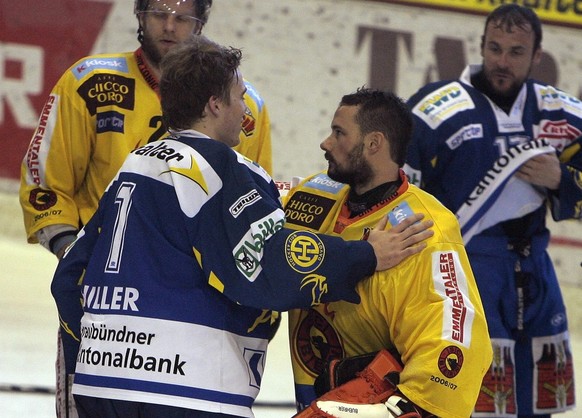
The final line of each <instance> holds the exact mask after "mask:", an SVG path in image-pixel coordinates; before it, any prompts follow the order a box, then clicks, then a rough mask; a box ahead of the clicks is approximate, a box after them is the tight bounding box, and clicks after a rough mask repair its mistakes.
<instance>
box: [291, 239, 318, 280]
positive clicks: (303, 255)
mask: <svg viewBox="0 0 582 418" xmlns="http://www.w3.org/2000/svg"><path fill="white" fill-rule="evenodd" d="M285 255H286V257H287V263H289V265H290V266H291V268H292V269H293V270H295V271H297V272H299V273H303V274H308V273H311V272H313V271H315V270H317V269H318V268H319V266H321V263H323V260H324V258H325V246H324V245H323V242H322V241H321V239H320V238H319V237H318V236H317V235H316V234H314V233H313V232H309V231H296V232H293V233H292V234H290V235H289V236H288V237H287V241H286V242H285Z"/></svg>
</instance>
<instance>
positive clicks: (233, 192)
mask: <svg viewBox="0 0 582 418" xmlns="http://www.w3.org/2000/svg"><path fill="white" fill-rule="evenodd" d="M238 159H239V161H238V163H237V164H230V166H231V167H230V168H229V173H228V175H227V176H226V177H225V178H223V184H224V186H223V188H224V191H223V193H222V199H223V201H222V202H221V207H220V211H221V212H222V214H221V221H220V225H219V226H220V227H218V226H217V225H216V224H214V223H212V222H206V223H205V224H203V225H200V228H201V229H199V230H198V234H197V236H196V237H195V238H194V247H195V248H196V251H198V252H199V254H198V257H199V261H200V265H201V267H202V268H203V269H204V271H205V272H206V274H207V276H208V277H209V282H210V283H211V285H213V286H214V287H215V288H217V289H218V290H220V291H221V292H223V293H224V294H225V295H226V296H227V297H229V298H230V299H232V300H233V301H235V302H238V303H240V304H242V305H247V306H251V307H256V308H261V309H273V310H277V311H286V310H288V309H290V308H299V307H309V306H312V305H314V304H317V303H322V302H327V301H332V300H339V299H343V300H351V301H354V302H355V301H357V300H358V296H357V294H356V292H355V284H356V283H357V281H359V280H361V279H362V278H363V277H365V276H368V275H370V274H372V273H373V271H374V269H375V265H376V257H375V255H374V252H373V249H372V246H371V245H370V244H369V243H367V242H365V241H344V240H343V239H341V238H339V237H329V236H325V235H317V234H315V233H312V232H308V231H292V230H289V229H287V228H284V223H285V216H284V212H283V209H282V208H281V206H280V203H279V199H278V191H277V188H276V186H275V184H274V182H273V181H272V180H271V179H270V177H268V175H267V174H266V173H264V171H263V173H262V174H261V170H260V168H259V167H256V166H255V165H254V164H252V163H250V162H249V161H247V160H246V159H245V158H244V157H242V156H241V155H238ZM206 234H208V236H213V239H216V240H218V241H219V242H220V243H222V244H224V245H226V246H227V248H225V249H224V250H223V253H221V254H219V255H217V254H216V248H215V246H216V245H218V244H214V245H212V243H210V242H208V241H203V238H202V237H204V236H207V235H206ZM223 254H224V255H223ZM226 254H229V257H230V259H229V260H228V261H227V259H225V256H226Z"/></svg>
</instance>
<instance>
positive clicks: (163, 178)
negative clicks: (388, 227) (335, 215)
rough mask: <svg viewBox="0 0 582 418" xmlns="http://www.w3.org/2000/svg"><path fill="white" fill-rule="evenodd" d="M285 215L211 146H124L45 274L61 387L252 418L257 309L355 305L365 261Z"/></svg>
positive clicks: (367, 269)
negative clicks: (63, 374)
mask: <svg viewBox="0 0 582 418" xmlns="http://www.w3.org/2000/svg"><path fill="white" fill-rule="evenodd" d="M284 221H285V219H284V212H283V210H282V208H281V205H280V201H279V192H278V190H277V188H276V186H275V184H274V182H273V181H272V179H271V178H270V177H269V176H268V174H267V173H266V172H265V171H264V170H263V169H262V168H261V167H259V166H258V165H256V164H255V163H253V162H251V161H250V160H248V159H247V158H245V157H243V156H242V155H241V154H238V153H236V152H235V151H233V150H231V149H230V148H228V147H227V146H226V145H224V144H222V143H220V142H218V141H215V140H212V139H210V138H207V137H202V136H201V135H200V134H199V133H197V132H194V131H183V132H180V133H178V134H176V135H174V136H172V137H169V138H166V139H164V140H161V141H157V142H153V143H150V144H148V145H146V146H144V147H142V148H139V149H136V150H134V151H132V152H131V154H130V155H129V156H128V158H127V159H126V161H125V163H124V164H123V166H122V168H121V169H120V171H119V172H118V174H117V176H116V177H115V178H114V180H113V181H112V182H111V184H110V185H109V186H108V188H107V190H106V192H105V194H104V196H103V197H102V199H101V201H100V204H99V208H98V210H97V212H96V214H95V215H94V216H93V218H92V219H91V220H90V222H89V223H88V224H87V225H86V226H85V227H84V228H83V229H82V230H81V232H80V233H79V235H78V237H77V240H76V242H75V243H74V245H73V246H72V247H71V248H70V249H69V250H68V251H67V253H66V255H65V257H64V258H63V259H62V260H61V261H60V263H59V265H58V267H57V270H56V273H55V276H54V278H53V283H52V292H53V295H54V297H55V300H56V302H57V307H58V310H59V316H60V320H61V326H62V327H63V330H64V332H63V334H64V337H63V338H64V343H65V356H66V365H67V371H68V372H69V373H73V372H75V383H74V387H73V393H75V394H81V395H86V396H93V397H101V398H109V399H123V400H129V401H136V402H146V403H156V404H162V405H172V406H176V407H182V408H190V409H197V410H202V411H212V412H222V413H227V414H231V415H236V416H248V417H251V416H252V412H251V409H250V408H251V406H252V404H253V401H254V399H255V397H256V396H257V394H258V391H259V387H260V383H261V376H262V373H263V367H264V365H265V355H266V349H267V342H268V337H269V336H270V334H271V332H272V329H271V327H272V312H271V311H269V309H274V310H287V309H289V308H291V307H309V306H311V305H313V304H315V303H319V302H326V301H331V300H338V299H347V300H352V301H357V299H358V296H357V294H356V293H355V291H354V287H355V283H356V282H357V281H358V279H361V278H363V277H364V276H367V275H370V274H371V273H373V271H374V268H375V264H376V258H375V256H374V253H373V250H372V247H371V245H370V244H369V243H366V242H363V241H351V242H348V241H343V240H342V239H340V238H337V237H336V238H332V237H326V236H318V235H316V234H314V233H311V232H307V231H291V230H288V229H286V228H283V224H284ZM79 300H81V301H82V303H79Z"/></svg>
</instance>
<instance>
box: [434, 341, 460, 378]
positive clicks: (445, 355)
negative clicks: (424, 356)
mask: <svg viewBox="0 0 582 418" xmlns="http://www.w3.org/2000/svg"><path fill="white" fill-rule="evenodd" d="M463 361H464V356H463V351H462V350H461V349H460V348H459V347H456V346H454V345H449V346H448V347H446V348H445V349H444V350H443V351H441V354H440V356H439V360H438V366H439V370H440V371H441V373H442V374H443V375H444V376H445V377H447V378H449V379H452V378H453V377H455V376H456V375H458V374H459V372H460V371H461V368H462V367H463Z"/></svg>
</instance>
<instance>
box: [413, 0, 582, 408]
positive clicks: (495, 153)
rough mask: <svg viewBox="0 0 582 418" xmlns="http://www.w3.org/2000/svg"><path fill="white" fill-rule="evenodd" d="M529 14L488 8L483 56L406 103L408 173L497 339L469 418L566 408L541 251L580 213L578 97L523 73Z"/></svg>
mask: <svg viewBox="0 0 582 418" xmlns="http://www.w3.org/2000/svg"><path fill="white" fill-rule="evenodd" d="M541 40H542V28H541V24H540V21H539V19H538V17H537V16H536V14H535V12H534V11H533V10H531V9H528V8H526V7H521V6H518V5H516V4H506V5H503V6H500V7H498V8H496V9H495V10H494V11H493V12H492V13H491V14H490V15H489V16H488V18H487V20H486V22H485V30H484V34H483V37H482V41H481V55H482V57H483V64H482V65H470V66H468V67H467V68H466V69H465V71H464V72H463V74H462V75H461V77H460V79H459V80H452V81H451V80H449V81H440V82H436V83H432V84H429V85H427V86H424V87H422V88H421V89H420V90H419V91H418V92H417V93H416V94H414V95H413V96H412V97H411V98H410V100H409V101H408V103H409V106H410V108H411V109H412V111H413V114H414V117H415V134H414V137H413V140H412V142H411V146H410V148H409V155H408V159H407V165H406V166H405V170H406V172H407V174H408V176H409V178H410V179H411V181H412V182H413V183H415V184H418V185H420V186H421V187H422V188H423V189H425V190H426V191H428V192H430V193H432V194H433V195H435V196H436V197H437V198H438V199H439V200H440V201H441V202H442V203H443V204H444V205H445V206H447V207H448V208H449V209H450V210H452V211H453V212H455V213H456V215H457V218H458V219H459V223H460V224H461V228H462V233H463V239H464V242H465V245H466V249H467V253H468V254H469V260H470V262H471V266H472V268H473V271H474V274H475V278H476V280H477V285H478V287H479V291H480V294H481V299H482V301H483V305H484V308H485V314H486V316H487V322H488V326H489V333H490V336H491V340H492V343H493V353H494V356H493V364H492V365H491V368H490V370H489V372H488V373H486V375H485V378H484V380H483V384H482V387H481V393H480V395H479V399H478V401H477V405H476V407H475V413H474V416H475V417H480V418H483V417H520V418H521V417H532V416H535V417H549V416H550V414H552V413H557V412H562V411H565V410H568V409H571V408H573V407H574V403H575V402H574V373H573V360H572V355H571V349H570V339H569V335H568V323H567V317H566V310H565V306H564V302H563V300H562V294H561V292H560V287H559V283H558V281H557V278H556V274H555V271H554V268H553V265H552V262H551V260H550V257H549V255H548V253H547V251H546V250H547V247H548V243H549V239H550V234H549V230H548V228H547V227H546V217H547V215H548V214H547V212H548V210H549V211H551V215H552V216H553V218H554V220H556V221H560V220H564V219H580V218H581V217H582V151H581V148H582V137H581V135H582V102H581V101H580V100H579V99H578V98H576V97H573V96H571V95H569V94H567V93H564V92H563V91H560V90H558V89H556V88H555V87H552V86H549V85H547V84H544V83H541V82H538V81H534V80H532V79H530V78H529V74H530V71H531V69H532V65H535V64H536V63H537V62H539V60H540V58H541V54H542V50H541Z"/></svg>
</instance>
